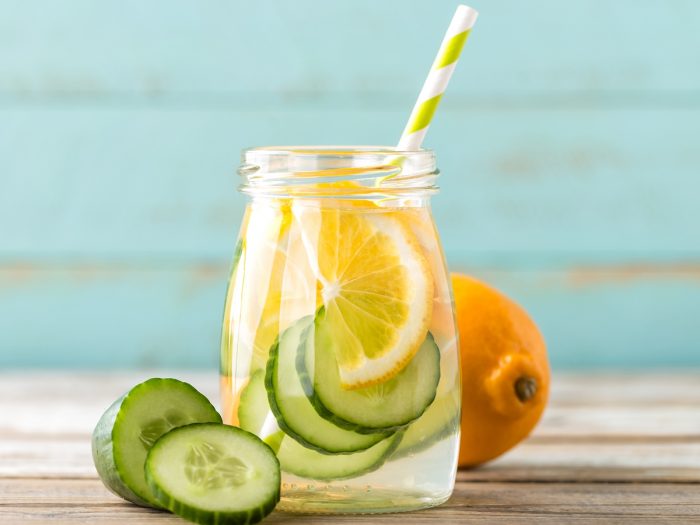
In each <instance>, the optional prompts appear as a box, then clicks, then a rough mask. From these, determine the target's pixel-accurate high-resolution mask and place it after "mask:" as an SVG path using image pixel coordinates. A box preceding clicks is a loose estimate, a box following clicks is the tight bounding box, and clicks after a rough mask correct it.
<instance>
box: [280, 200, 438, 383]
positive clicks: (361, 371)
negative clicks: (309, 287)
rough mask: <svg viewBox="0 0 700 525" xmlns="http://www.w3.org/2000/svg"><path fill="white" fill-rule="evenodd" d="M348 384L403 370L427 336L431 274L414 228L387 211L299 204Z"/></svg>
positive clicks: (328, 326)
mask: <svg viewBox="0 0 700 525" xmlns="http://www.w3.org/2000/svg"><path fill="white" fill-rule="evenodd" d="M293 214H294V216H295V221H297V222H298V224H300V225H301V226H300V227H301V229H302V232H303V233H302V236H301V237H302V241H303V243H304V246H305V247H306V251H307V253H308V254H309V261H310V265H311V267H312V269H313V272H314V274H315V275H316V279H317V287H318V291H319V294H318V295H319V298H320V301H321V304H322V305H323V308H322V310H321V311H320V316H319V323H323V324H324V329H325V330H328V331H330V332H329V333H330V334H331V337H332V341H333V345H334V350H335V354H336V358H337V361H338V366H339V371H340V381H341V385H342V386H343V387H344V388H359V387H364V386H369V385H373V384H377V383H381V382H384V381H386V380H388V379H391V378H392V377H394V376H395V375H396V374H398V373H399V372H400V371H401V370H402V369H403V368H404V366H405V365H406V364H407V363H408V362H409V361H410V360H411V358H412V357H413V356H414V355H415V353H416V352H417V351H418V348H419V347H420V345H421V343H422V342H423V340H424V339H425V337H426V334H427V331H428V326H429V324H430V316H431V313H432V302H433V277H432V275H431V272H430V267H429V264H428V262H427V261H426V259H425V257H424V256H423V254H422V252H421V248H420V246H419V245H418V242H417V241H416V239H415V237H414V235H413V233H412V232H411V231H410V229H409V228H408V227H407V226H406V225H404V224H403V223H402V222H401V221H399V220H397V219H395V218H394V217H391V216H390V214H389V213H381V212H369V213H362V212H358V211H356V210H353V209H339V208H318V207H311V206H304V205H299V206H295V207H293Z"/></svg>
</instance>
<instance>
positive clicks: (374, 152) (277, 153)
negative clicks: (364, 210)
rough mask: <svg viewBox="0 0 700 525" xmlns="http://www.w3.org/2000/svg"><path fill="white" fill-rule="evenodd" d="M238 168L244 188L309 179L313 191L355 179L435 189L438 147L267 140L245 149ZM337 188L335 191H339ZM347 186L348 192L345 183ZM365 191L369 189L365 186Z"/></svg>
mask: <svg viewBox="0 0 700 525" xmlns="http://www.w3.org/2000/svg"><path fill="white" fill-rule="evenodd" d="M241 160H242V164H241V166H240V167H239V169H238V174H239V175H241V176H242V177H243V179H244V182H243V184H242V186H241V188H240V189H241V191H243V192H244V193H261V192H262V193H269V192H270V191H271V190H272V189H274V190H275V192H276V193H280V192H283V191H284V190H285V189H286V188H288V187H293V186H298V185H304V186H305V187H306V188H307V190H308V191H310V192H313V191H314V188H317V187H318V185H319V184H320V183H324V184H323V188H324V192H325V193H328V186H329V185H328V183H331V185H332V183H337V182H340V181H343V182H347V181H353V182H355V183H357V184H355V185H354V186H353V187H356V188H357V187H360V186H362V187H364V188H365V189H366V188H368V187H372V188H374V190H373V191H374V192H376V191H377V190H378V189H379V188H381V190H384V191H391V190H404V191H405V190H408V189H411V190H413V191H420V190H425V191H429V192H431V191H434V190H436V189H437V187H436V186H435V179H436V177H437V175H438V170H437V165H436V158H435V153H434V152H433V151H432V150H430V149H420V150H412V151H404V150H400V149H398V148H396V147H392V146H333V145H328V146H316V145H308V146H261V147H254V148H248V149H244V150H243V152H242V154H241ZM332 190H333V188H331V193H333V191H332ZM342 191H343V192H344V193H348V187H347V186H345V187H344V188H343V189H342ZM363 191H364V190H363Z"/></svg>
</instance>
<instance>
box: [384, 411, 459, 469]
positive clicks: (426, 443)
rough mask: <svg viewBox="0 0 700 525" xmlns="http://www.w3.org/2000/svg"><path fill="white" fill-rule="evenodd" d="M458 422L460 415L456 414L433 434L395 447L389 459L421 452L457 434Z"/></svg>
mask: <svg viewBox="0 0 700 525" xmlns="http://www.w3.org/2000/svg"><path fill="white" fill-rule="evenodd" d="M459 422H460V416H459V415H457V416H456V417H454V418H453V419H451V420H450V421H448V422H447V423H446V424H445V426H444V427H442V428H441V429H440V430H438V431H437V432H435V434H433V435H431V436H429V437H427V438H426V439H424V440H423V441H419V442H417V443H415V444H413V445H408V446H406V447H405V448H403V447H402V446H399V447H397V449H396V451H395V452H394V454H393V456H392V457H391V460H392V461H393V460H397V459H401V458H405V457H406V456H410V455H412V454H418V453H419V452H423V451H424V450H427V449H429V448H430V447H432V446H433V445H434V444H435V443H438V442H440V441H442V440H443V439H447V438H448V437H450V436H452V435H454V434H457V433H458V432H459Z"/></svg>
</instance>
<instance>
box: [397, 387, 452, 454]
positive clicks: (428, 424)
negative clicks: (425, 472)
mask: <svg viewBox="0 0 700 525" xmlns="http://www.w3.org/2000/svg"><path fill="white" fill-rule="evenodd" d="M459 407H460V392H459V390H458V389H454V390H452V391H451V392H448V393H446V394H445V395H442V396H440V397H437V398H436V399H435V401H433V403H432V404H431V405H430V406H429V407H428V408H427V410H426V411H425V412H424V413H423V415H422V416H421V417H419V418H418V419H417V420H416V421H414V422H413V423H411V425H410V426H409V427H408V428H407V429H406V432H405V433H404V436H403V439H402V440H401V444H400V445H399V446H398V448H397V449H396V452H394V454H393V456H392V458H391V459H392V460H393V459H399V458H402V457H405V456H409V455H411V454H417V453H418V452H422V451H423V450H426V449H427V448H430V447H431V446H432V445H434V444H435V443H437V442H438V441H442V440H443V439H445V438H447V437H449V436H451V435H453V434H456V433H457V432H459V422H460V411H459Z"/></svg>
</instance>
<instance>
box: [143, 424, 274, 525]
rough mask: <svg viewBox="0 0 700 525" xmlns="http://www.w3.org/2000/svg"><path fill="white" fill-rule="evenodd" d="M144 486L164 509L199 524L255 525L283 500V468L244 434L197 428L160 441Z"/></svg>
mask: <svg viewBox="0 0 700 525" xmlns="http://www.w3.org/2000/svg"><path fill="white" fill-rule="evenodd" d="M145 471H146V480H147V482H148V486H149V488H150V489H151V491H152V492H153V494H154V495H155V497H156V499H157V500H158V502H159V503H160V505H162V506H163V507H164V508H166V509H168V510H170V511H172V512H174V513H175V514H177V515H179V516H182V517H183V518H185V519H188V520H191V521H194V522H196V523H200V524H235V525H240V524H246V523H257V522H258V521H260V520H261V519H263V518H264V517H265V516H267V515H268V514H269V513H270V512H272V509H274V508H275V505H277V502H278V501H279V499H280V464H279V461H277V457H275V454H274V452H273V451H272V449H271V448H270V447H268V446H267V445H266V444H265V443H263V442H262V441H260V439H259V438H258V437H257V436H255V435H254V434H251V433H250V432H246V431H245V430H241V429H240V428H236V427H231V426H228V425H220V424H216V423H195V424H192V425H187V426H184V427H180V428H177V429H175V430H172V431H170V432H168V433H167V434H165V435H164V436H163V437H161V438H160V439H159V440H158V441H156V443H155V445H153V448H151V450H150V452H149V453H148V457H147V459H146V468H145Z"/></svg>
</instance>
